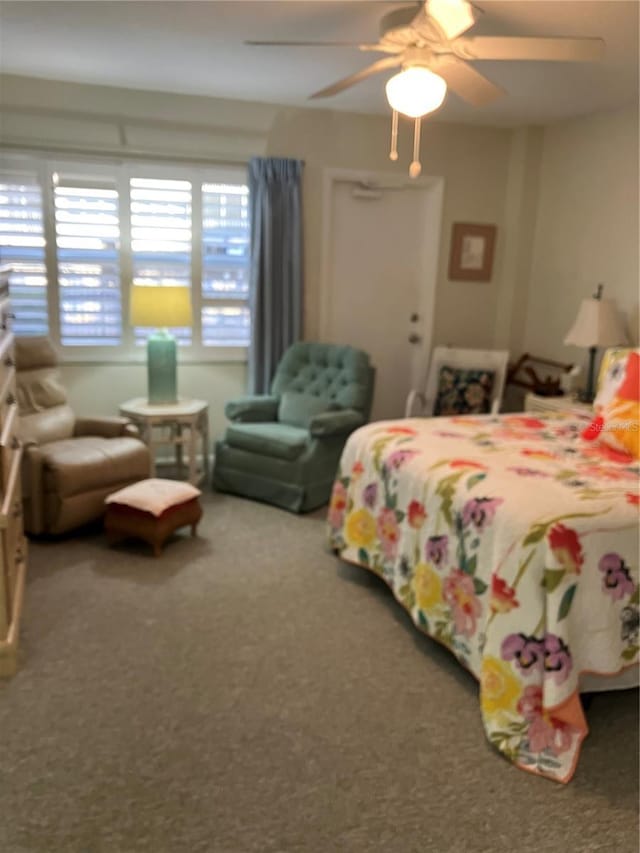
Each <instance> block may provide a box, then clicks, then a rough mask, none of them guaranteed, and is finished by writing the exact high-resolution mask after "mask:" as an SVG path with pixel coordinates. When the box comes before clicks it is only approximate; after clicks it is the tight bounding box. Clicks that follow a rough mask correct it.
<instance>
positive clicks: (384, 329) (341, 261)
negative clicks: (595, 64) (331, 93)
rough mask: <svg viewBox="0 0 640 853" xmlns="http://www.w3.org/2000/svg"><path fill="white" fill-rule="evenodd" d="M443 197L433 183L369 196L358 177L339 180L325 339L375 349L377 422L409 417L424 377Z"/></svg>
mask: <svg viewBox="0 0 640 853" xmlns="http://www.w3.org/2000/svg"><path fill="white" fill-rule="evenodd" d="M436 195H438V196H439V198H436V199H434V197H433V192H432V190H431V189H430V188H429V187H428V186H427V187H407V188H401V189H380V190H376V191H375V192H368V193H364V194H363V193H362V190H361V189H358V186H357V184H356V183H355V182H354V181H349V180H333V181H332V182H331V192H330V211H329V216H330V220H329V228H328V232H327V241H326V243H327V245H326V246H325V251H326V252H327V256H326V257H325V277H324V278H325V282H324V283H325V288H326V289H327V293H326V296H325V322H324V335H323V337H324V339H325V340H327V341H329V342H331V343H342V344H350V345H351V346H354V347H358V348H359V349H363V350H365V351H366V352H368V353H369V355H370V357H371V360H372V362H373V364H374V365H375V367H376V390H375V396H374V404H373V412H372V419H374V420H379V419H385V418H396V417H401V416H402V415H403V414H404V408H405V401H406V398H407V395H408V393H409V390H410V389H411V388H412V387H415V385H416V384H418V385H419V384H420V383H423V382H424V376H425V369H426V359H427V358H428V352H429V351H430V348H431V340H430V338H431V318H432V314H433V297H434V292H435V277H436V273H437V251H438V245H439V234H440V207H441V195H440V194H439V193H437V194H436ZM434 202H435V203H434ZM439 202H440V203H439Z"/></svg>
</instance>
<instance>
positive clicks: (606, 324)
mask: <svg viewBox="0 0 640 853" xmlns="http://www.w3.org/2000/svg"><path fill="white" fill-rule="evenodd" d="M603 289H604V285H602V284H599V285H598V289H597V291H596V292H595V293H594V294H593V296H592V297H591V298H589V299H583V300H582V302H581V304H580V309H579V311H578V316H577V317H576V319H575V322H574V324H573V326H572V327H571V328H570V329H569V331H568V333H567V336H566V338H565V339H564V342H565V344H572V345H573V346H576V347H586V348H587V349H588V350H589V375H588V377H587V387H586V390H585V392H584V394H583V395H582V399H583V400H584V402H585V403H593V398H594V377H595V359H596V350H597V348H598V347H614V346H617V345H618V344H626V343H627V334H626V332H625V330H624V327H623V325H622V322H621V320H620V316H619V314H618V312H617V310H616V306H615V305H614V303H613V302H612V301H611V300H610V299H603V298H602V291H603Z"/></svg>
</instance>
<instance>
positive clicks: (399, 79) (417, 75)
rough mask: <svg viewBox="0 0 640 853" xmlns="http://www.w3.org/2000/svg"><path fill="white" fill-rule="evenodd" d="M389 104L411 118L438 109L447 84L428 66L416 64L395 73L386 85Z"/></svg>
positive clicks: (445, 92)
mask: <svg viewBox="0 0 640 853" xmlns="http://www.w3.org/2000/svg"><path fill="white" fill-rule="evenodd" d="M385 90H386V93H387V100H388V101H389V105H390V106H391V107H392V108H393V109H394V110H397V111H398V112H399V113H402V114H403V115H406V116H409V118H420V117H421V116H424V115H426V114H427V113H432V112H433V111H434V110H437V109H438V107H439V106H441V104H442V102H443V101H444V98H445V95H446V94H447V84H446V83H445V81H444V80H443V79H442V77H440V76H439V75H438V74H434V73H433V71H429V69H428V68H422V67H420V66H414V67H413V68H407V69H406V70H404V71H401V72H400V73H399V74H395V75H394V76H393V77H392V78H391V79H390V80H388V81H387V85H386V87H385Z"/></svg>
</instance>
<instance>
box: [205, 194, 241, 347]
mask: <svg viewBox="0 0 640 853" xmlns="http://www.w3.org/2000/svg"><path fill="white" fill-rule="evenodd" d="M248 300H249V188H248V187H247V186H246V185H243V184H217V183H206V184H203V185H202V301H203V308H202V342H203V344H204V345H205V346H234V347H245V346H248V344H249V334H250V319H249V307H248Z"/></svg>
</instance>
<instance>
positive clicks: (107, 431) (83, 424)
mask: <svg viewBox="0 0 640 853" xmlns="http://www.w3.org/2000/svg"><path fill="white" fill-rule="evenodd" d="M73 434H74V436H81V435H99V436H101V437H102V438H118V437H119V436H121V435H127V436H130V437H132V438H139V437H140V433H139V432H138V428H137V427H136V425H135V424H133V423H132V422H131V421H130V420H128V419H127V418H118V417H110V418H109V417H107V418H76V422H75V425H74V428H73Z"/></svg>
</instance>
